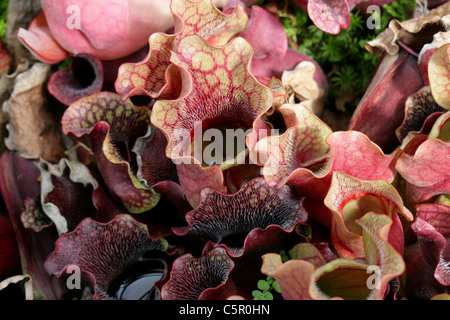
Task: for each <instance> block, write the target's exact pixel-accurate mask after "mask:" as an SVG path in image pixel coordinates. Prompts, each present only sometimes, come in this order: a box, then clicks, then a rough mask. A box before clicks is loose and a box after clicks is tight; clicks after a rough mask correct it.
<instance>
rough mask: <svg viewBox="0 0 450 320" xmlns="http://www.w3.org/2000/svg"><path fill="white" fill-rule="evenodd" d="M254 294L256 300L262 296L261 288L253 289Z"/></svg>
mask: <svg viewBox="0 0 450 320" xmlns="http://www.w3.org/2000/svg"><path fill="white" fill-rule="evenodd" d="M252 296H253V297H255V300H256V299H257V298H260V297H261V296H262V292H261V291H259V290H253V291H252Z"/></svg>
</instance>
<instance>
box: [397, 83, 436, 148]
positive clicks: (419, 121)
mask: <svg viewBox="0 0 450 320" xmlns="http://www.w3.org/2000/svg"><path fill="white" fill-rule="evenodd" d="M444 111H445V109H444V108H442V107H441V106H439V105H438V104H437V103H436V101H435V100H434V98H433V95H432V94H431V89H430V87H429V86H426V87H423V88H422V89H420V90H419V91H418V92H417V93H415V94H413V95H411V96H409V97H408V99H407V100H406V103H405V118H404V120H403V123H402V124H401V125H400V127H399V128H398V129H397V130H396V131H395V133H396V135H397V138H398V139H399V141H403V139H404V138H405V137H406V136H407V135H408V133H409V132H411V131H419V130H420V129H422V127H423V125H424V122H425V120H426V118H427V117H428V116H429V115H431V114H433V113H435V112H444Z"/></svg>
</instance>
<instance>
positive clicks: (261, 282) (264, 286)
mask: <svg viewBox="0 0 450 320" xmlns="http://www.w3.org/2000/svg"><path fill="white" fill-rule="evenodd" d="M258 289H259V290H263V291H267V290H269V289H270V285H269V284H268V283H267V281H266V280H259V281H258Z"/></svg>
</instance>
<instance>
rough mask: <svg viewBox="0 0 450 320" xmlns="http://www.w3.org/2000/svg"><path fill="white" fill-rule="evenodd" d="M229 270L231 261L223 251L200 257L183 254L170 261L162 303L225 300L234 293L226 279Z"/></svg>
mask: <svg viewBox="0 0 450 320" xmlns="http://www.w3.org/2000/svg"><path fill="white" fill-rule="evenodd" d="M233 268H234V262H233V260H231V258H230V257H229V256H228V255H227V252H226V250H225V249H223V248H215V249H213V250H211V251H209V252H207V253H204V254H202V256H201V257H200V258H195V257H194V256H193V255H192V254H190V253H189V254H185V255H183V256H181V257H179V258H178V259H176V260H175V261H174V263H173V266H172V271H171V272H170V280H169V281H168V282H167V283H166V284H165V285H164V286H163V287H162V290H161V297H162V299H163V300H205V299H207V300H211V299H226V298H228V297H229V296H231V295H233V294H235V293H236V288H235V286H234V284H233V283H232V282H231V280H229V274H230V272H231V271H232V270H233Z"/></svg>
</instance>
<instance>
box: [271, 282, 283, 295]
mask: <svg viewBox="0 0 450 320" xmlns="http://www.w3.org/2000/svg"><path fill="white" fill-rule="evenodd" d="M272 288H273V289H274V290H275V291H276V292H278V293H281V289H280V285H279V284H278V282H276V281H274V282H273V283H272Z"/></svg>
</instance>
